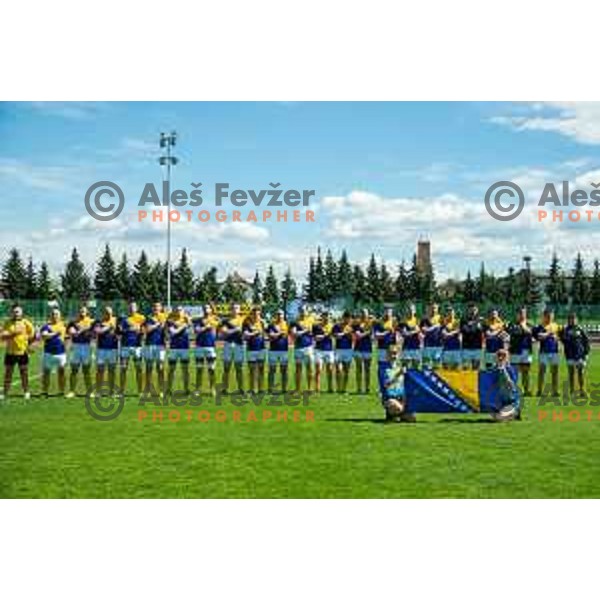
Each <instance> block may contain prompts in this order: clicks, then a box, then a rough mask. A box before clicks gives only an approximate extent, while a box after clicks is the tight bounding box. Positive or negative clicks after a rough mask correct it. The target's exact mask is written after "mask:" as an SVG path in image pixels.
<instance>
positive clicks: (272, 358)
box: [267, 309, 289, 393]
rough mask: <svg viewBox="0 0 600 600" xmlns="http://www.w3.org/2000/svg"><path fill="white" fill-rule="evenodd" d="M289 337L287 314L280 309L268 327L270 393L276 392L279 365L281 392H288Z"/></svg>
mask: <svg viewBox="0 0 600 600" xmlns="http://www.w3.org/2000/svg"><path fill="white" fill-rule="evenodd" d="M288 335H289V327H288V324H287V321H286V320H285V313H284V312H283V310H281V309H279V310H278V311H276V313H275V318H274V319H273V321H272V322H271V323H269V325H268V327H267V337H268V340H269V352H268V355H267V356H268V360H269V377H268V389H269V393H273V391H274V390H275V376H276V375H277V365H279V371H280V374H281V391H282V392H284V393H285V392H286V391H287V384H288V352H289V349H288V345H289V341H288Z"/></svg>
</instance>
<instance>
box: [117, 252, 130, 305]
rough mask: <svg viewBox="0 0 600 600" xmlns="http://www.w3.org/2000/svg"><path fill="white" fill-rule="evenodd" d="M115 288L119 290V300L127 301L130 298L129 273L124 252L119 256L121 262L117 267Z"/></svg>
mask: <svg viewBox="0 0 600 600" xmlns="http://www.w3.org/2000/svg"><path fill="white" fill-rule="evenodd" d="M117 288H118V290H119V298H121V299H129V298H130V297H131V271H130V269H129V261H128V259H127V254H126V253H125V252H123V254H122V255H121V260H120V261H119V264H118V266H117Z"/></svg>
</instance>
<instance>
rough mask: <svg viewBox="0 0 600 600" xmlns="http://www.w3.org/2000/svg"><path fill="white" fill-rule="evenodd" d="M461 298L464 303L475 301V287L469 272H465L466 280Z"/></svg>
mask: <svg viewBox="0 0 600 600" xmlns="http://www.w3.org/2000/svg"><path fill="white" fill-rule="evenodd" d="M462 296H463V300H464V301H465V302H475V300H476V299H477V287H476V285H475V282H474V281H473V278H472V277H471V271H467V278H466V279H465V282H464V285H463V292H462Z"/></svg>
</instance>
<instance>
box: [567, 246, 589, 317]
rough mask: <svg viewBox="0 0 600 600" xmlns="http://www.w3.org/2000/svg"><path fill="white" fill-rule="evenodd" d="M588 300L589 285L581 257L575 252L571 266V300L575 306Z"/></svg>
mask: <svg viewBox="0 0 600 600" xmlns="http://www.w3.org/2000/svg"><path fill="white" fill-rule="evenodd" d="M588 300H589V286H588V282H587V278H586V276H585V270H584V265H583V258H582V257H581V253H580V252H578V253H577V257H576V258H575V266H574V268H573V284H572V286H571V301H572V302H573V304H574V305H575V306H581V305H584V304H587V303H588Z"/></svg>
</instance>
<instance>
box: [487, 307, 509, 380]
mask: <svg viewBox="0 0 600 600" xmlns="http://www.w3.org/2000/svg"><path fill="white" fill-rule="evenodd" d="M484 337H485V366H486V368H487V369H489V368H492V367H493V366H494V364H495V363H496V360H497V353H498V350H502V349H506V348H505V346H506V341H507V337H508V336H507V333H506V325H505V323H504V321H503V320H502V319H501V318H500V314H499V313H498V311H497V310H496V309H492V310H490V315H489V317H488V319H487V321H486V322H485V325H484Z"/></svg>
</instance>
